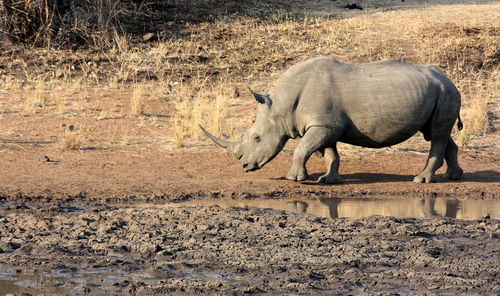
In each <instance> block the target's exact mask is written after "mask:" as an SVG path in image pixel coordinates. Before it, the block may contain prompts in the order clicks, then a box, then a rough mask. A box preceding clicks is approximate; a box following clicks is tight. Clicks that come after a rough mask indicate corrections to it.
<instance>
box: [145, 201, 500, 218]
mask: <svg viewBox="0 0 500 296" xmlns="http://www.w3.org/2000/svg"><path fill="white" fill-rule="evenodd" d="M215 205H216V206H219V207H222V208H230V207H241V208H268V209H274V210H281V211H287V212H289V213H294V214H309V215H313V216H318V217H327V218H362V217H369V216H373V215H380V216H394V217H399V218H430V217H439V216H443V217H451V218H457V219H464V220H475V219H481V218H486V217H489V218H492V219H500V200H495V199H459V198H410V197H391V198H388V197H371V198H319V199H296V200H290V199H249V200H235V199H223V198H220V199H199V200H190V201H186V202H181V203H174V204H165V205H164V206H166V207H184V206H215ZM148 206H151V204H149V205H148Z"/></svg>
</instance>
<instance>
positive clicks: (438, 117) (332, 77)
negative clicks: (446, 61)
mask: <svg viewBox="0 0 500 296" xmlns="http://www.w3.org/2000/svg"><path fill="white" fill-rule="evenodd" d="M250 91H251V93H252V95H253V96H254V97H255V99H256V100H257V102H258V103H259V104H258V106H257V116H256V119H255V121H254V124H253V126H252V127H251V128H250V129H249V130H247V131H245V133H244V134H243V135H242V139H241V141H239V142H229V141H226V140H223V139H219V138H216V137H215V136H213V135H212V134H210V133H209V132H208V131H206V130H205V129H204V128H203V127H201V126H200V128H201V129H202V131H203V132H204V133H205V135H206V136H208V137H209V138H210V139H212V140H213V141H214V142H215V143H217V144H219V145H221V146H223V147H225V148H227V149H228V150H229V151H230V152H231V153H232V154H233V155H234V157H235V158H236V159H238V160H239V161H240V162H241V163H242V164H243V169H244V170H245V171H254V170H258V169H260V168H262V167H263V166H264V165H265V164H266V163H268V162H269V161H271V160H272V159H273V158H274V157H275V156H276V155H277V154H278V153H279V152H280V151H281V150H282V149H283V147H284V146H285V143H286V142H287V140H289V139H294V138H297V137H300V138H301V140H300V142H299V143H298V145H297V147H296V149H295V151H294V153H293V164H292V167H291V169H290V171H289V173H288V175H287V176H286V178H287V179H289V180H295V181H303V180H306V179H307V178H308V174H307V170H306V166H305V165H306V162H307V160H308V159H309V157H310V156H311V155H312V154H313V153H314V152H320V153H321V154H323V155H324V158H325V162H326V174H324V175H322V176H320V177H319V179H318V182H322V183H339V182H341V177H340V175H339V173H338V170H339V163H340V159H339V153H338V152H337V142H343V143H348V144H352V145H356V146H362V147H370V148H381V147H387V146H392V145H395V144H398V143H401V142H403V141H405V140H406V139H408V138H410V137H411V136H413V135H414V134H415V133H417V132H418V131H420V132H422V134H423V136H424V138H425V140H427V141H430V142H431V148H430V152H429V156H428V159H427V162H426V164H425V168H424V169H423V171H422V172H421V173H420V174H419V175H417V176H416V177H415V178H414V179H413V180H414V181H415V182H418V183H423V182H425V183H430V182H434V181H435V176H434V173H435V171H436V170H437V169H439V168H440V167H441V166H442V165H443V158H444V159H445V160H446V164H447V166H448V168H447V171H446V173H445V174H444V175H443V177H444V178H446V179H452V180H456V179H459V178H460V177H462V175H463V170H462V169H461V168H460V166H459V164H458V161H457V152H458V147H457V145H456V144H455V142H454V141H453V139H452V138H451V131H452V128H453V126H454V124H455V121H457V119H458V124H457V126H458V128H459V129H461V128H462V127H463V124H462V122H461V119H460V114H459V112H460V104H461V98H460V93H459V91H458V90H457V88H456V87H455V85H454V84H453V83H452V82H451V81H450V79H449V78H448V77H447V76H446V75H445V74H444V73H443V71H441V70H440V69H439V68H438V67H436V66H433V65H418V64H411V63H407V62H404V61H399V60H384V61H378V62H372V63H364V64H355V63H345V62H341V61H338V60H336V59H334V58H330V57H317V58H313V59H310V60H307V61H304V62H301V63H298V64H296V65H294V66H292V67H290V68H289V69H288V70H286V71H285V73H283V74H282V75H281V76H280V77H279V78H278V80H277V82H276V84H275V86H274V87H273V88H272V90H271V91H270V93H269V94H259V93H256V92H254V91H252V90H250Z"/></svg>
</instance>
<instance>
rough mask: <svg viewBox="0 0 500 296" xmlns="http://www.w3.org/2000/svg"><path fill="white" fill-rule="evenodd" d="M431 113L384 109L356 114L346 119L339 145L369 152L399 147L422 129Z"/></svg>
mask: <svg viewBox="0 0 500 296" xmlns="http://www.w3.org/2000/svg"><path fill="white" fill-rule="evenodd" d="M432 110H433V108H424V107H421V106H415V108H413V109H409V110H401V109H398V108H392V109H391V108H389V107H388V108H385V109H383V111H380V110H379V111H372V112H367V113H366V114H357V116H355V117H353V118H350V119H349V123H348V124H347V126H346V128H345V130H344V133H343V134H342V136H341V138H340V141H341V142H344V143H348V144H352V145H357V146H363V147H370V148H381V147H387V146H392V145H395V144H398V143H401V142H403V141H405V140H407V139H408V138H410V137H411V136H413V135H414V134H416V133H417V132H418V131H419V130H421V129H422V127H423V126H424V125H425V123H426V122H427V120H428V119H429V117H430V116H431V113H432Z"/></svg>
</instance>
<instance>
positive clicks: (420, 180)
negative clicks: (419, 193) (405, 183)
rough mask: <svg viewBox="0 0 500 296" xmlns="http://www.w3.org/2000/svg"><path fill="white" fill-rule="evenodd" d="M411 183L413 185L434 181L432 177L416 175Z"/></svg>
mask: <svg viewBox="0 0 500 296" xmlns="http://www.w3.org/2000/svg"><path fill="white" fill-rule="evenodd" d="M413 182H415V183H434V182H435V180H434V178H433V177H432V175H418V176H415V178H413Z"/></svg>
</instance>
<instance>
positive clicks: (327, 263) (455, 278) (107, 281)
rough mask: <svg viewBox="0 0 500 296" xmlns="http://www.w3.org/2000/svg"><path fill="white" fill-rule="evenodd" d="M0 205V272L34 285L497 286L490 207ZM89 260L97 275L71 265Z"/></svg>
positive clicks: (185, 289) (416, 289)
mask: <svg viewBox="0 0 500 296" xmlns="http://www.w3.org/2000/svg"><path fill="white" fill-rule="evenodd" d="M1 208H2V211H1V213H0V234H1V238H0V252H1V254H0V267H1V268H2V275H3V277H4V278H3V281H2V279H0V281H2V283H6V282H5V276H6V275H8V276H10V277H11V278H12V277H14V278H15V277H16V275H17V276H18V277H19V276H25V275H34V274H35V275H36V274H38V275H39V274H45V275H46V276H45V280H41V281H33V282H32V285H33V283H36V287H35V288H39V289H42V290H43V289H45V291H49V290H50V289H55V288H56V287H57V288H58V289H62V290H63V291H65V292H64V293H69V292H70V291H71V293H108V294H109V293H138V294H145V293H150V294H156V293H168V294H174V295H175V294H186V295H188V294H193V293H215V294H218V293H221V294H228V293H230V292H234V293H236V294H243V293H248V292H250V293H269V294H276V293H298V294H324V295H332V294H347V293H354V294H357V293H373V294H379V293H380V294H387V293H394V294H395V293H399V294H402V293H416V294H423V293H428V294H431V295H432V294H440V293H445V292H446V293H451V294H458V293H479V294H483V295H493V294H498V293H500V289H499V288H498V287H500V281H499V279H498V262H499V261H498V256H499V252H500V244H499V234H500V224H499V222H498V220H493V219H480V220H473V221H464V220H457V219H451V218H430V219H415V218H394V217H382V216H373V217H368V218H337V219H330V218H321V217H314V216H310V215H304V214H293V213H291V212H283V211H278V210H270V209H244V208H227V209H223V208H221V207H218V206H212V207H201V206H193V207H178V208H167V207H161V206H158V205H155V204H154V203H151V204H150V205H148V206H144V204H142V205H141V206H134V205H133V204H131V205H129V206H119V207H118V206H113V205H104V204H99V203H90V202H89V203H86V204H83V203H81V204H75V203H72V204H68V203H61V202H51V203H5V202H4V203H3V204H2V207H1ZM89 272H93V273H94V274H97V276H96V277H88V276H82V275H85V274H87V275H88V274H89ZM51 274H52V278H51V277H50V276H49V275H51ZM99 274H101V275H102V279H101V280H100V281H99ZM110 274H111V275H113V276H112V277H109V275H110ZM61 275H66V277H65V280H61V279H60V278H57V276H59V277H61ZM53 278H55V279H53ZM96 278H97V280H96ZM59 291H61V290H59ZM103 291H104V292H103Z"/></svg>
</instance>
